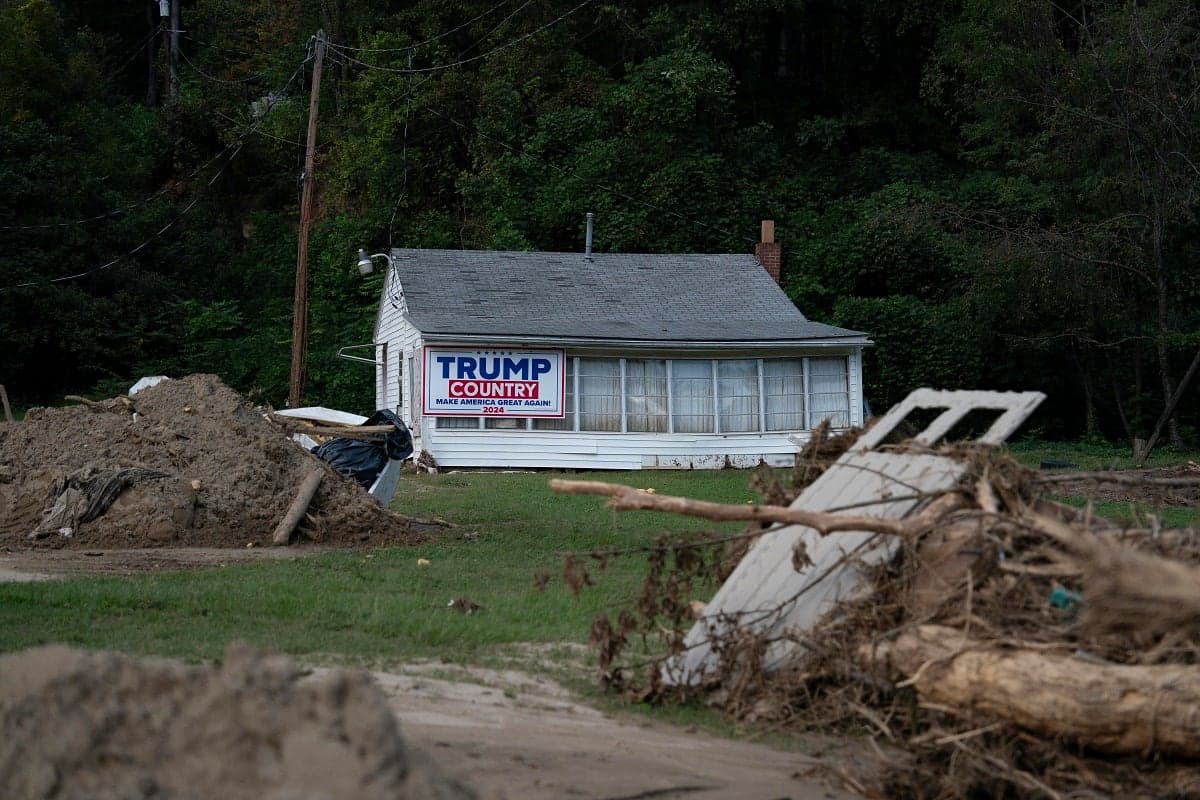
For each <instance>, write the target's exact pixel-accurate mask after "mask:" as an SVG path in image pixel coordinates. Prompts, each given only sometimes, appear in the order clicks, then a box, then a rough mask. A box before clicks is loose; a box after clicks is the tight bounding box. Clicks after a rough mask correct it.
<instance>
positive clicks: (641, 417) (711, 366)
mask: <svg viewBox="0 0 1200 800" xmlns="http://www.w3.org/2000/svg"><path fill="white" fill-rule="evenodd" d="M565 361H566V363H565V364H564V370H563V379H564V381H565V382H566V385H565V387H564V389H565V391H564V407H565V412H566V416H565V417H564V418H563V419H538V418H533V419H531V420H529V421H527V420H526V419H525V418H524V417H522V418H504V417H488V418H486V422H485V421H484V418H480V417H438V418H437V427H438V428H439V429H446V430H479V429H481V428H487V429H506V430H537V431H574V430H580V431H590V432H602V433H619V432H621V431H628V432H630V433H667V432H671V433H685V434H687V433H751V432H755V431H803V430H806V429H807V428H809V427H811V426H815V425H818V424H820V423H821V421H823V420H825V419H828V420H829V421H830V424H831V425H832V426H833V427H835V428H844V427H847V426H849V425H850V419H851V414H850V372H849V360H848V359H847V358H846V357H845V356H821V357H811V358H764V359H757V358H738V359H709V358H688V359H661V358H660V359H642V358H629V359H620V358H582V357H569V358H567V359H566V360H565ZM576 390H578V391H576Z"/></svg>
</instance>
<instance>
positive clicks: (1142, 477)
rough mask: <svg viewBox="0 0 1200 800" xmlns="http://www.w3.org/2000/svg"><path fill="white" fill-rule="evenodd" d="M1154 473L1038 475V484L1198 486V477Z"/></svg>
mask: <svg viewBox="0 0 1200 800" xmlns="http://www.w3.org/2000/svg"><path fill="white" fill-rule="evenodd" d="M1157 474H1158V473H1157V472H1156V471H1151V472H1149V473H1146V472H1104V471H1100V472H1061V473H1058V474H1056V475H1047V474H1041V475H1038V478H1037V480H1038V483H1051V484H1053V483H1077V482H1084V481H1094V482H1096V483H1116V484H1120V485H1122V486H1200V475H1185V476H1182V477H1176V478H1163V477H1156V475H1157Z"/></svg>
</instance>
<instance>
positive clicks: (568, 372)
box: [533, 356, 575, 431]
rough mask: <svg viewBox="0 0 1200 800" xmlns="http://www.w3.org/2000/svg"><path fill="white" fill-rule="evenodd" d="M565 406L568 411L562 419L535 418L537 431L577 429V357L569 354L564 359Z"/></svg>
mask: <svg viewBox="0 0 1200 800" xmlns="http://www.w3.org/2000/svg"><path fill="white" fill-rule="evenodd" d="M563 361H564V362H566V363H565V364H564V365H563V367H564V368H563V381H564V382H565V383H566V385H565V386H564V387H563V389H564V391H563V408H564V410H565V411H566V412H567V413H566V416H564V417H563V418H562V419H538V418H536V417H535V418H534V420H533V429H534V430H535V431H573V430H575V359H574V358H571V357H570V356H567V357H566V358H564V359H563Z"/></svg>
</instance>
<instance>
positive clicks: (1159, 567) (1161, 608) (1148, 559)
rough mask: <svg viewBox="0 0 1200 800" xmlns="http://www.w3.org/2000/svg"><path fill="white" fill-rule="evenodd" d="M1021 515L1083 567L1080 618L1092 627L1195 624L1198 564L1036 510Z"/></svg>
mask: <svg viewBox="0 0 1200 800" xmlns="http://www.w3.org/2000/svg"><path fill="white" fill-rule="evenodd" d="M1022 521H1023V522H1024V523H1025V524H1026V525H1029V526H1030V527H1033V528H1036V529H1037V530H1039V531H1041V532H1042V533H1044V534H1046V535H1047V536H1049V537H1050V538H1052V539H1054V540H1055V541H1057V542H1059V543H1060V544H1061V545H1063V546H1064V547H1065V548H1066V549H1067V550H1069V551H1071V553H1072V559H1071V560H1072V561H1074V562H1076V563H1078V564H1079V566H1080V568H1081V570H1082V572H1083V596H1084V599H1085V600H1086V601H1087V603H1086V608H1087V615H1086V617H1085V622H1086V623H1087V624H1088V625H1089V626H1090V627H1092V628H1093V629H1096V630H1106V631H1141V632H1145V633H1162V632H1167V631H1173V630H1180V629H1196V628H1200V567H1196V566H1194V565H1192V564H1185V563H1183V562H1180V561H1175V560H1173V559H1170V558H1163V557H1162V556H1157V555H1154V554H1152V553H1144V552H1141V551H1139V550H1135V549H1133V548H1131V547H1123V546H1121V545H1120V544H1118V543H1116V542H1114V541H1112V540H1111V539H1110V538H1107V537H1103V536H1097V535H1096V534H1095V533H1093V532H1092V531H1088V530H1084V529H1081V528H1075V527H1072V526H1070V525H1067V524H1066V523H1064V522H1060V521H1059V520H1056V519H1053V518H1052V517H1048V516H1046V515H1044V514H1038V513H1036V512H1027V513H1026V514H1025V515H1024V517H1023V519H1022Z"/></svg>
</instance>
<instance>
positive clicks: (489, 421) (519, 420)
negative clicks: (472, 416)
mask: <svg viewBox="0 0 1200 800" xmlns="http://www.w3.org/2000/svg"><path fill="white" fill-rule="evenodd" d="M525 423H526V419H525V418H524V417H503V416H501V417H484V418H483V427H485V428H487V429H488V430H493V431H523V430H525V428H526V425H525Z"/></svg>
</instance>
